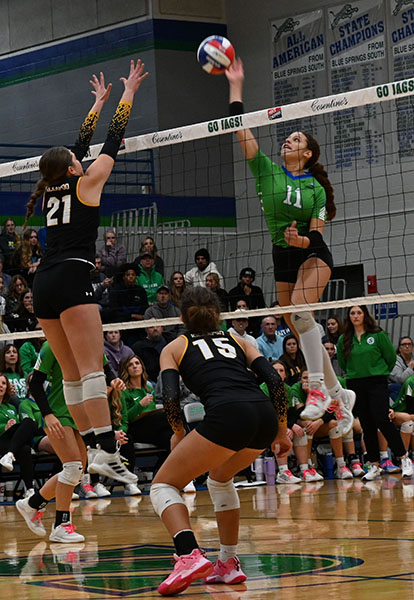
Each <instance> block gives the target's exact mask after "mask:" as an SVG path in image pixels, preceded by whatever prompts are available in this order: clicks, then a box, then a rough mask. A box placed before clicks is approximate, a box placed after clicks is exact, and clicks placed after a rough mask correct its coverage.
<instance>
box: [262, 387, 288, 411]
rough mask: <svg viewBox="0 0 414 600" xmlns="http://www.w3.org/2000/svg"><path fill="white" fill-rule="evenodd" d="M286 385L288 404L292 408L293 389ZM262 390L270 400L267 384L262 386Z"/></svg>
mask: <svg viewBox="0 0 414 600" xmlns="http://www.w3.org/2000/svg"><path fill="white" fill-rule="evenodd" d="M284 385H285V392H286V396H287V398H288V404H289V406H292V388H291V387H290V386H289V385H287V384H286V383H285V384H284ZM260 389H261V390H262V392H264V393H265V394H266V396H267V397H268V398H270V394H269V388H268V387H267V383H262V384H261V385H260Z"/></svg>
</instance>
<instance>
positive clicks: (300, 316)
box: [292, 311, 316, 334]
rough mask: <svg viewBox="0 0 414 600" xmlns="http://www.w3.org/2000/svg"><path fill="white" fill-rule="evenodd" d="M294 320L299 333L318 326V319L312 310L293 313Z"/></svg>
mask: <svg viewBox="0 0 414 600" xmlns="http://www.w3.org/2000/svg"><path fill="white" fill-rule="evenodd" d="M292 322H293V324H294V326H295V328H296V331H297V332H298V333H299V334H300V333H305V331H310V330H311V329H313V328H314V327H316V321H315V319H314V318H313V315H312V313H311V312H310V311H306V312H300V313H293V314H292Z"/></svg>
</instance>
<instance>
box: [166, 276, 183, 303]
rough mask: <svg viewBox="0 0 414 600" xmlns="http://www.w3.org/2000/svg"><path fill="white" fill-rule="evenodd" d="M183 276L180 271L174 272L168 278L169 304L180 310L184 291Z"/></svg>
mask: <svg viewBox="0 0 414 600" xmlns="http://www.w3.org/2000/svg"><path fill="white" fill-rule="evenodd" d="M185 286H186V284H185V280H184V274H183V273H181V271H174V273H173V274H172V275H171V277H170V281H169V284H168V287H169V288H170V298H171V302H172V303H173V304H174V306H176V307H177V308H181V296H182V295H183V293H184V291H185Z"/></svg>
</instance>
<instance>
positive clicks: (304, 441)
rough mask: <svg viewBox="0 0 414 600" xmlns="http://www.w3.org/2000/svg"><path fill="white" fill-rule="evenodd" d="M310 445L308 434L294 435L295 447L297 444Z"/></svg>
mask: <svg viewBox="0 0 414 600" xmlns="http://www.w3.org/2000/svg"><path fill="white" fill-rule="evenodd" d="M307 445H308V436H307V435H306V433H305V435H302V437H299V436H298V435H295V436H294V437H293V447H294V448H296V447H297V446H307Z"/></svg>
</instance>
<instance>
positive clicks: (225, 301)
mask: <svg viewBox="0 0 414 600" xmlns="http://www.w3.org/2000/svg"><path fill="white" fill-rule="evenodd" d="M206 288H208V289H209V290H210V291H211V292H214V294H216V295H217V297H218V301H219V303H220V309H221V311H222V312H226V311H228V310H229V295H228V293H227V292H226V290H223V288H221V287H220V278H219V276H218V274H217V273H209V274H208V275H207V276H206Z"/></svg>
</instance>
